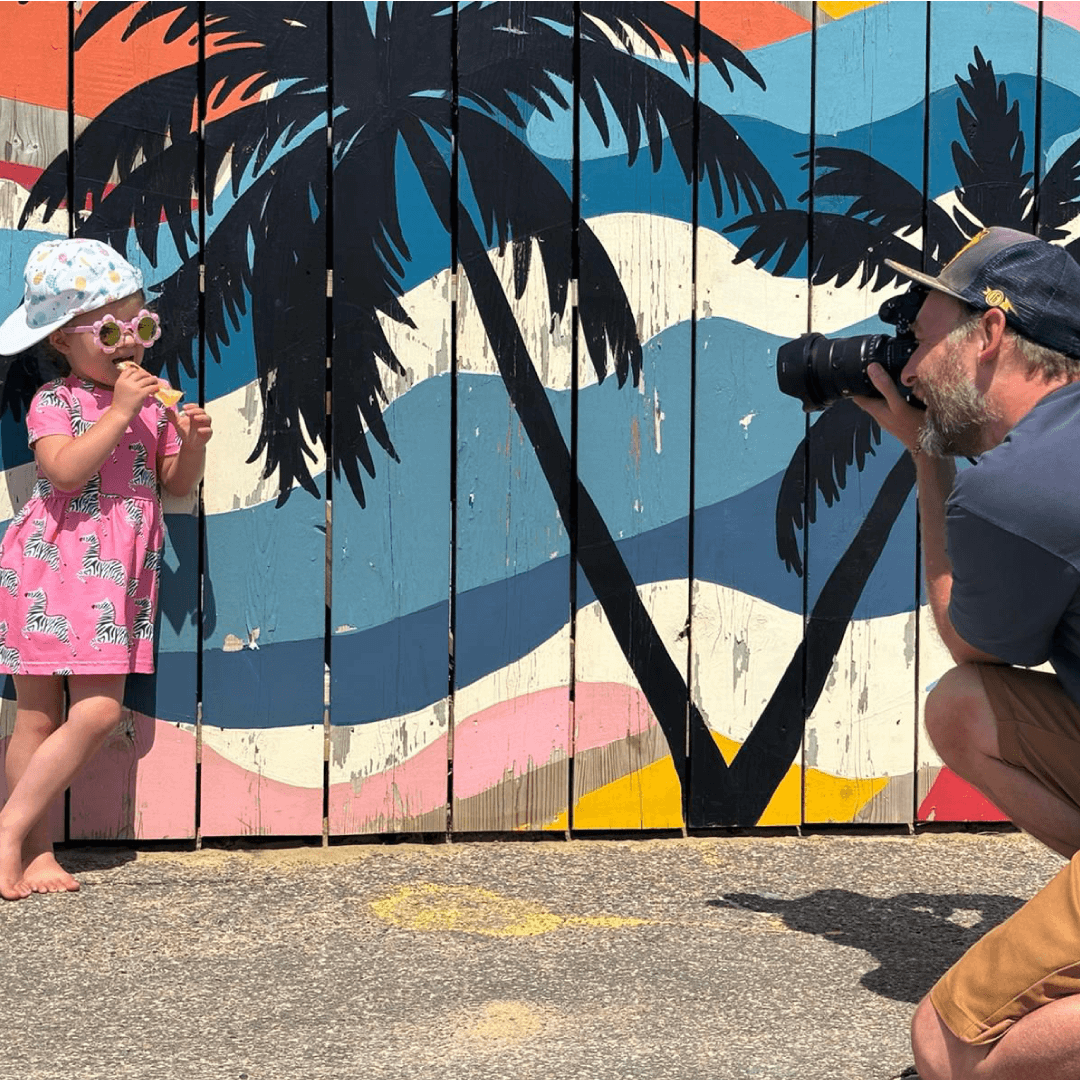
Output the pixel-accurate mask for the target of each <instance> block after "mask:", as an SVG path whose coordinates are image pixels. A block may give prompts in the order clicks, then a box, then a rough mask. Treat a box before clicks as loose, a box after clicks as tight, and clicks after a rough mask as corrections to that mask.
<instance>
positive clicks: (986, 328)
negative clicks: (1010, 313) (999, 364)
mask: <svg viewBox="0 0 1080 1080" xmlns="http://www.w3.org/2000/svg"><path fill="white" fill-rule="evenodd" d="M1007 326H1008V324H1007V323H1006V321H1005V312H1004V311H1002V310H1001V308H996V307H993V308H990V309H989V310H988V311H984V312H983V313H982V317H981V318H980V319H979V334H980V340H979V363H980V364H983V363H986V362H987V361H988V360H993V359H994V358H995V357H996V356H997V354H998V350H999V349H1000V348H1001V342H1002V340H1003V338H1004V337H1005V330H1006V329H1007Z"/></svg>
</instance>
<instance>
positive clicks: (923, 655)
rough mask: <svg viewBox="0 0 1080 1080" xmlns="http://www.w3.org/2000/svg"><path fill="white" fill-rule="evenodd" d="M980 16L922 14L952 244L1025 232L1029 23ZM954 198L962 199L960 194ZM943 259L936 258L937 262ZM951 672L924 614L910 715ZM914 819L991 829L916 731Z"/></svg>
mask: <svg viewBox="0 0 1080 1080" xmlns="http://www.w3.org/2000/svg"><path fill="white" fill-rule="evenodd" d="M982 12H983V17H982V18H980V19H979V20H977V21H974V22H973V21H972V20H971V19H970V18H969V17H968V13H967V12H966V11H965V10H964V9H963V8H962V7H961V5H959V4H931V6H930V58H931V59H930V89H931V98H930V117H929V127H930V146H929V149H930V168H929V195H930V197H931V198H933V199H934V201H935V202H937V203H938V204H939V205H940V206H942V207H945V208H946V209H948V211H949V212H950V213H951V214H952V215H953V217H954V219H955V220H956V221H957V224H958V225H959V226H960V231H961V233H962V235H961V237H960V243H963V242H965V240H966V239H967V238H968V237H969V236H971V235H973V234H974V233H975V232H976V231H977V230H978V229H979V228H982V227H983V226H991V225H1007V226H1009V227H1011V228H1027V229H1030V228H1032V225H1033V222H1032V219H1031V217H1030V216H1028V211H1029V210H1030V202H1029V200H1028V199H1026V198H1024V196H1023V194H1022V191H1023V187H1024V185H1023V184H1021V183H1020V182H1019V177H1020V174H1021V173H1030V172H1033V170H1034V157H1033V152H1034V146H1035V142H1036V139H1035V122H1036V116H1035V101H1036V85H1035V80H1036V78H1037V75H1038V46H1039V42H1038V30H1039V21H1038V13H1037V11H1033V10H1029V9H1028V8H1026V7H1024V6H1023V5H1020V4H1009V3H991V4H987V5H986V6H985V8H983V9H982ZM958 78H959V79H960V80H962V85H960V86H958V85H957V82H956V80H957V79H958ZM1002 84H1004V92H1003V93H1002V90H1001V87H1002ZM999 94H1000V95H1001V96H1000V97H999ZM958 102H959V103H960V104H961V105H962V106H963V108H964V109H965V110H966V112H967V113H968V115H969V116H970V118H971V119H969V120H965V121H964V123H963V126H961V124H960V123H959V121H958V118H957V107H958ZM1016 105H1018V106H1019V112H1018V122H1019V130H1020V131H1021V132H1022V133H1023V160H1022V163H1021V162H1017V163H1015V164H1013V163H1010V156H1011V153H1012V151H1013V149H1014V141H1013V140H1014V138H1015V134H1016V130H1015V129H1014V128H1013V126H1012V124H1013V121H1012V120H1011V119H1009V117H1008V111H1009V110H1010V109H1012V108H1013V107H1014V106H1016ZM969 138H970V139H972V140H974V141H972V142H968V141H967V140H968V139H969ZM1044 150H1045V147H1044ZM957 160H959V161H960V162H962V163H963V162H965V160H970V161H971V162H972V163H973V164H974V162H977V163H978V165H977V166H976V167H972V166H966V167H967V168H968V170H969V171H968V173H967V176H966V177H965V176H961V175H958V172H957V164H956V162H957ZM957 189H962V190H961V193H960V194H958V193H957ZM951 254H954V252H952V253H950V252H945V253H943V258H948V257H949V256H950V255H951ZM961 464H962V463H961ZM952 666H953V665H952V660H951V658H950V657H949V655H948V653H947V652H946V651H945V650H944V649H943V648H942V647H941V643H940V641H939V640H938V638H937V633H936V631H935V629H934V625H933V618H932V617H931V615H930V612H929V609H928V608H925V607H924V608H923V609H922V610H921V611H920V623H919V691H920V715H921V713H922V706H923V703H924V702H925V697H926V694H927V692H928V691H929V690H930V689H931V688H932V687H933V686H934V685H935V684H936V682H937V680H938V679H939V678H940V677H941V675H942V674H944V672H945V671H947V670H948V669H949V668H951V667H952ZM917 816H918V819H919V820H933V821H956V820H1000V819H1001V815H1000V813H999V812H998V811H997V810H996V808H993V807H991V806H990V804H989V803H987V801H986V800H985V799H984V798H983V797H982V796H981V795H979V794H978V793H977V792H974V791H973V790H972V789H971V788H970V787H969V786H968V785H967V784H965V783H963V782H962V781H960V780H958V779H957V778H956V777H955V776H954V775H953V774H952V773H951V771H949V770H947V769H944V770H943V769H942V765H941V760H940V758H939V757H938V756H937V754H936V753H935V752H934V749H933V747H932V746H931V745H930V741H929V739H927V738H926V736H925V731H922V732H920V740H919V748H918V788H917Z"/></svg>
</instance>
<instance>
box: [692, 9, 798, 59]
mask: <svg viewBox="0 0 1080 1080" xmlns="http://www.w3.org/2000/svg"><path fill="white" fill-rule="evenodd" d="M672 6H673V7H677V8H679V9H680V10H681V11H685V12H687V13H688V14H690V15H693V14H694V4H693V3H684V2H683V0H675V3H673V4H672ZM701 24H702V26H706V27H708V29H710V30H711V31H712V32H713V33H714V34H718V35H719V36H720V37H722V38H724V39H725V40H727V41H730V42H731V44H732V45H734V46H736V47H737V48H739V49H743V50H746V49H759V48H761V46H762V45H771V44H772V43H773V42H774V41H783V40H784V38H789V37H794V36H795V35H796V34H805V33H806V32H807V31H808V30H809V29H810V20H809V19H804V18H803V17H802V16H801V15H796V14H795V12H794V11H792V10H791V8H789V7H787V6H785V5H784V4H775V3H754V2H749V0H732V2H731V3H720V2H713V3H703V4H702V5H701Z"/></svg>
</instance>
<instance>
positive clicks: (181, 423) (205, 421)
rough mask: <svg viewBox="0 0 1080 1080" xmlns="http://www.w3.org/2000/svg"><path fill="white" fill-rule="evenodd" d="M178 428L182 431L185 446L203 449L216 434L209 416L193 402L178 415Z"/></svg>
mask: <svg viewBox="0 0 1080 1080" xmlns="http://www.w3.org/2000/svg"><path fill="white" fill-rule="evenodd" d="M176 426H177V428H178V429H179V431H180V439H181V441H182V442H183V444H184V445H185V446H192V447H196V448H199V449H201V448H202V447H204V446H205V445H206V444H207V443H208V442H209V441H210V437H211V436H212V435H213V434H214V432H213V431H212V430H211V422H210V416H209V414H208V413H207V412H206V411H205V410H203V409H201V408H199V406H198V405H195V404H194V403H192V402H190V401H189V402H188V403H187V404H186V405H185V406H184V408H183V411H178V413H177V425H176Z"/></svg>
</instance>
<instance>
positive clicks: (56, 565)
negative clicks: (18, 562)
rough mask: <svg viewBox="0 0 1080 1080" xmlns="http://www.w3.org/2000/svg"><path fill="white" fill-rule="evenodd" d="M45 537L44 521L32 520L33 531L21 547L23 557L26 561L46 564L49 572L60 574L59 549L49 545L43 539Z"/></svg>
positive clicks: (40, 519)
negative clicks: (31, 560)
mask: <svg viewBox="0 0 1080 1080" xmlns="http://www.w3.org/2000/svg"><path fill="white" fill-rule="evenodd" d="M44 535H45V519H44V518H34V531H33V532H32V533H31V534H30V535H29V536H28V537H27V538H26V543H25V544H24V545H23V556H24V557H25V558H27V559H37V560H38V561H39V562H43V563H47V564H48V567H49V569H50V570H55V571H56V572H57V573H60V549H59V548H58V547H57V546H56V545H55V544H50V543H49V541H48V540H45V539H43V537H44Z"/></svg>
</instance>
